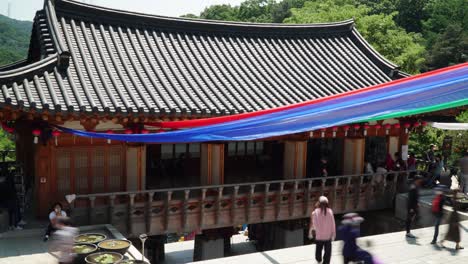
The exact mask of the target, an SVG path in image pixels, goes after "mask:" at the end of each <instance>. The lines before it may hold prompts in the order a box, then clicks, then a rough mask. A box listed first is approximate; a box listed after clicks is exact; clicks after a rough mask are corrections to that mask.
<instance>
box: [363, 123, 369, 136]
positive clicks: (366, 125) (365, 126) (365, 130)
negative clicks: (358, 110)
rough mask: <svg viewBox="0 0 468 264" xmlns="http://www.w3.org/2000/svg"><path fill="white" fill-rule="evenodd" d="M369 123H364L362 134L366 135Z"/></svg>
mask: <svg viewBox="0 0 468 264" xmlns="http://www.w3.org/2000/svg"><path fill="white" fill-rule="evenodd" d="M369 127H370V126H369V125H368V124H365V125H364V136H367V129H369Z"/></svg>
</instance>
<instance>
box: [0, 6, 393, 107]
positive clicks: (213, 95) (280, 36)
mask: <svg viewBox="0 0 468 264" xmlns="http://www.w3.org/2000/svg"><path fill="white" fill-rule="evenodd" d="M28 61H29V63H25V62H21V63H18V64H17V65H11V66H9V67H6V68H3V69H0V88H1V89H0V106H2V105H3V106H4V105H11V106H13V107H18V108H24V109H25V110H28V109H34V110H36V111H43V110H47V111H49V112H90V113H91V112H95V113H105V112H109V113H119V112H120V113H128V114H156V115H157V114H164V115H180V114H185V115H194V116H200V115H203V116H206V115H225V114H235V113H242V112H249V111H256V110H261V109H267V108H273V107H278V106H284V105H288V104H293V103H298V102H302V101H306V100H311V99H315V98H321V97H326V96H330V95H334V94H338V93H342V92H346V91H350V90H355V89H359V88H363V87H367V86H370V85H375V84H379V83H383V82H387V81H390V80H392V79H395V78H399V77H401V76H402V73H400V72H399V71H398V70H397V67H396V66H395V65H393V64H391V63H389V62H388V61H386V60H385V59H383V58H382V57H381V56H380V55H379V54H377V53H376V52H375V51H374V50H373V49H372V48H371V47H370V46H369V44H367V43H366V42H365V41H364V40H363V38H362V37H361V36H360V35H359V33H358V32H357V31H356V29H355V28H354V23H353V21H352V20H349V21H343V22H337V23H329V24H310V25H287V24H253V23H236V22H219V21H207V20H193V19H182V18H168V17H161V16H152V15H144V14H137V13H131V12H125V11H117V10H112V9H107V8H102V7H97V6H90V5H86V4H82V3H79V2H75V1H70V0H55V1H52V0H46V3H45V5H44V10H41V11H38V13H37V15H36V18H35V22H34V29H33V35H32V38H31V47H30V53H29V58H28ZM34 61H35V62H34Z"/></svg>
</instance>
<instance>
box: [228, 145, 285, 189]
mask: <svg viewBox="0 0 468 264" xmlns="http://www.w3.org/2000/svg"><path fill="white" fill-rule="evenodd" d="M224 149H225V155H224V157H225V158H224V182H225V183H226V184H229V183H246V182H258V181H271V180H279V179H281V178H282V176H283V153H284V145H283V143H280V142H277V141H266V142H261V141H257V142H254V141H248V142H230V143H226V146H225V148H224Z"/></svg>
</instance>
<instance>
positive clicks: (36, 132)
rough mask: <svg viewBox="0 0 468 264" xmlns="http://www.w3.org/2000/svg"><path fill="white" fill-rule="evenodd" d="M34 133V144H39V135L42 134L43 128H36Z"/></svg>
mask: <svg viewBox="0 0 468 264" xmlns="http://www.w3.org/2000/svg"><path fill="white" fill-rule="evenodd" d="M32 134H33V136H34V144H37V142H39V136H40V135H41V130H40V129H34V130H33V131H32Z"/></svg>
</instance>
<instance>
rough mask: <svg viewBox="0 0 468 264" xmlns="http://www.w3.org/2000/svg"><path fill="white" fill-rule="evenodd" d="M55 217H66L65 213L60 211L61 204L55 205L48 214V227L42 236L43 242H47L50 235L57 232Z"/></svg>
mask: <svg viewBox="0 0 468 264" xmlns="http://www.w3.org/2000/svg"><path fill="white" fill-rule="evenodd" d="M57 217H67V213H66V212H65V211H64V210H62V204H61V203H55V204H54V207H53V211H52V212H50V214H49V225H48V226H47V230H46V233H45V235H44V241H47V240H49V237H50V235H51V233H52V232H55V231H56V230H57V227H56V223H57Z"/></svg>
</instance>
